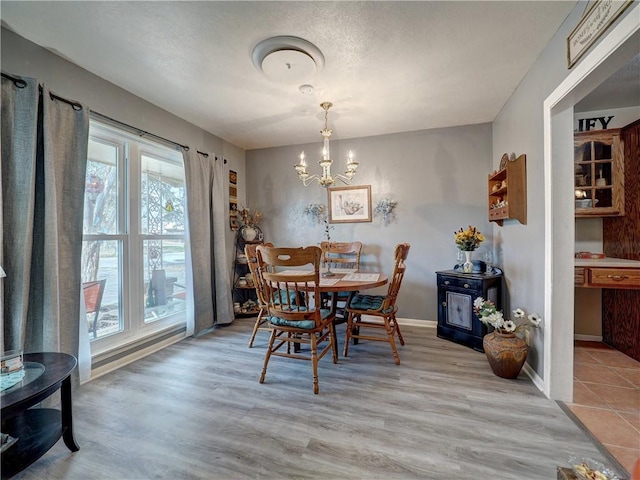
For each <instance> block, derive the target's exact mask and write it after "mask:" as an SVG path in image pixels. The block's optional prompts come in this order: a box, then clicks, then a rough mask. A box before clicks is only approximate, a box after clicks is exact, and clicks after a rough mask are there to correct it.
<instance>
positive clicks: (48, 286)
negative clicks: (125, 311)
mask: <svg viewBox="0 0 640 480" xmlns="http://www.w3.org/2000/svg"><path fill="white" fill-rule="evenodd" d="M21 80H22V83H18V82H15V81H13V80H10V79H7V78H5V77H4V76H3V77H2V132H1V133H2V169H1V171H2V205H3V220H4V224H3V236H4V239H3V252H2V262H3V266H4V267H5V271H6V273H7V278H5V281H4V285H3V286H4V297H5V308H4V312H3V314H4V318H3V320H4V321H3V327H4V332H3V333H4V337H5V338H4V341H5V345H4V347H5V348H6V349H15V348H22V349H24V351H25V352H35V351H56V352H65V353H70V354H72V355H75V356H77V355H78V332H79V321H80V299H81V296H80V283H81V278H80V271H81V269H80V263H81V251H82V213H83V204H84V187H85V171H86V163H87V147H88V141H89V109H88V108H87V107H86V106H83V105H80V104H78V103H76V102H72V101H64V100H62V99H60V97H57V96H55V95H54V94H53V93H52V92H50V91H49V90H48V88H47V87H46V86H44V85H38V82H37V80H35V79H29V78H23V79H21Z"/></svg>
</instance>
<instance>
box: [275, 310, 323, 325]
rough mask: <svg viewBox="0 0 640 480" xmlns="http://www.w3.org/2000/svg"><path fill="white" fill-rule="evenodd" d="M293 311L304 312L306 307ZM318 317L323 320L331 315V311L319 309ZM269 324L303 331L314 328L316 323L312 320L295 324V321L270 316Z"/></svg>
mask: <svg viewBox="0 0 640 480" xmlns="http://www.w3.org/2000/svg"><path fill="white" fill-rule="evenodd" d="M293 311H296V312H298V311H299V312H306V311H307V308H306V307H300V308H299V309H294V310H293ZM320 315H321V316H322V319H323V320H324V319H326V318H327V317H328V316H329V315H331V310H329V309H328V308H321V309H320ZM269 322H271V323H272V324H274V325H278V326H281V327H294V328H302V329H304V330H312V329H314V328H315V326H316V322H314V321H313V320H301V321H297V322H296V321H292V320H285V319H284V318H280V317H276V316H274V315H271V316H270V317H269Z"/></svg>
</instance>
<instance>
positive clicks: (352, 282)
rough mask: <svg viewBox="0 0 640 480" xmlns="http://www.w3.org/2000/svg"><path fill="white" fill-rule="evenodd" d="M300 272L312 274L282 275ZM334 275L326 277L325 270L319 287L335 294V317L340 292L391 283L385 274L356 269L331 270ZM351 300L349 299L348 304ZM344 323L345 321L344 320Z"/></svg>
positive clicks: (332, 306)
mask: <svg viewBox="0 0 640 480" xmlns="http://www.w3.org/2000/svg"><path fill="white" fill-rule="evenodd" d="M294 272H298V273H300V274H301V275H302V274H309V273H311V272H310V271H308V270H286V271H284V272H280V273H288V274H291V273H294ZM331 272H332V273H333V275H332V276H328V277H327V276H324V273H325V270H324V269H323V270H322V271H321V273H320V285H318V290H320V293H333V294H334V295H332V302H331V313H332V314H333V315H334V316H335V314H336V311H337V309H338V301H339V298H338V295H337V293H339V292H358V291H360V290H370V289H373V288H377V287H382V286H384V285H386V284H387V283H388V282H389V278H388V277H387V276H386V275H385V274H384V273H379V272H368V271H362V270H354V269H340V268H334V269H331ZM349 300H351V298H349V299H348V300H347V302H348V301H349ZM343 321H344V320H343ZM339 323H342V322H340V321H338V322H336V321H335V320H334V324H339ZM333 332H334V337H333V339H334V342H335V343H334V344H335V346H336V348H338V336H337V335H336V333H335V329H334V331H333Z"/></svg>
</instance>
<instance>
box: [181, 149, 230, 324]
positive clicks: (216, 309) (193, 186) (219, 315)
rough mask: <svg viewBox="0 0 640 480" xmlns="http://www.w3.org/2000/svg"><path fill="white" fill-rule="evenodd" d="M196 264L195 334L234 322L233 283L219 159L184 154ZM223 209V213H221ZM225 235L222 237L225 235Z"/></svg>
mask: <svg viewBox="0 0 640 480" xmlns="http://www.w3.org/2000/svg"><path fill="white" fill-rule="evenodd" d="M183 156H184V162H185V179H186V183H187V210H188V212H189V240H190V245H191V258H192V266H193V301H194V335H195V336H197V335H198V334H201V333H203V332H205V331H206V330H207V329H209V328H211V327H212V326H213V325H214V324H226V323H231V322H232V321H233V307H232V302H231V282H230V279H229V267H228V265H227V263H228V262H227V253H226V245H225V241H224V223H223V222H224V220H221V218H220V217H223V216H224V194H223V193H222V188H221V187H220V183H221V180H220V178H216V177H222V174H221V173H218V171H217V168H216V163H220V162H216V161H215V159H213V157H212V156H211V155H210V156H208V157H206V156H204V155H202V154H200V153H197V152H196V153H191V152H189V151H185V152H184V153H183ZM220 209H222V211H223V213H220V211H219V210H220ZM221 237H222V238H221Z"/></svg>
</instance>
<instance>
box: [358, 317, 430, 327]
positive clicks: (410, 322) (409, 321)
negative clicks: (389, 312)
mask: <svg viewBox="0 0 640 480" xmlns="http://www.w3.org/2000/svg"><path fill="white" fill-rule="evenodd" d="M363 317H364V318H365V319H366V320H367V321H368V322H379V323H382V318H380V317H376V316H374V315H363ZM397 320H398V323H399V324H400V325H407V326H409V327H428V328H436V326H437V325H438V322H437V321H435V320H416V319H413V318H398V319H397Z"/></svg>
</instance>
